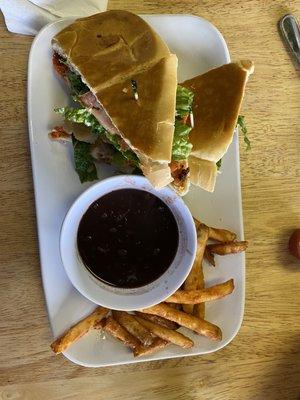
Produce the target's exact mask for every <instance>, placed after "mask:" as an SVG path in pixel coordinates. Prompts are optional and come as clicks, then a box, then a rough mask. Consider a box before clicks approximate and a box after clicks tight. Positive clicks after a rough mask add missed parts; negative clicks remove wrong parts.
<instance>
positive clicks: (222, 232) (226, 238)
mask: <svg viewBox="0 0 300 400" xmlns="http://www.w3.org/2000/svg"><path fill="white" fill-rule="evenodd" d="M208 236H209V239H211V240H216V241H217V242H223V243H224V242H232V241H233V240H235V238H236V234H235V233H234V232H231V231H228V230H227V229H219V228H212V227H211V226H210V227H209V234H208Z"/></svg>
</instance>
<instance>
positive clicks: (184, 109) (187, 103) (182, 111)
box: [176, 85, 194, 118]
mask: <svg viewBox="0 0 300 400" xmlns="http://www.w3.org/2000/svg"><path fill="white" fill-rule="evenodd" d="M193 99H194V93H193V92H192V91H191V90H189V89H186V88H185V87H183V86H180V85H177V92H176V116H177V117H179V118H183V117H185V116H186V115H188V114H189V113H190V112H191V110H192V104H193Z"/></svg>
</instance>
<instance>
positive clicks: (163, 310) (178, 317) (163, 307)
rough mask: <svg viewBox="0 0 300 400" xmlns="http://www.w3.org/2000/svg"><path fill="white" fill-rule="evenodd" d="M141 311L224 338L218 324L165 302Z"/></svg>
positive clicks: (208, 334)
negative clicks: (179, 309)
mask: <svg viewBox="0 0 300 400" xmlns="http://www.w3.org/2000/svg"><path fill="white" fill-rule="evenodd" d="M141 311H142V312H146V313H148V314H155V315H159V316H161V317H164V318H167V319H170V320H171V321H174V322H177V323H178V324H179V325H181V326H184V327H186V328H189V329H191V330H193V331H195V332H197V333H200V334H201V335H203V336H206V337H208V338H210V339H212V340H221V339H222V331H221V329H220V328H219V327H218V326H216V325H214V324H212V323H210V322H208V321H205V320H204V319H199V318H196V317H194V316H193V315H190V314H187V313H185V312H182V311H178V310H175V309H174V308H172V307H170V306H169V305H167V304H165V303H160V304H157V305H156V306H153V307H149V308H146V309H144V310H141Z"/></svg>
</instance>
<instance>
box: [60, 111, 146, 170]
mask: <svg viewBox="0 0 300 400" xmlns="http://www.w3.org/2000/svg"><path fill="white" fill-rule="evenodd" d="M54 111H55V112H57V113H59V114H61V115H62V116H63V117H64V118H65V119H66V120H68V121H71V122H76V123H79V124H84V125H86V126H89V127H91V129H92V132H93V133H95V134H97V135H99V136H100V137H101V139H103V140H104V141H106V142H108V143H109V144H112V145H113V146H114V147H115V148H116V149H117V150H118V151H120V153H122V156H123V157H125V158H126V160H128V161H130V162H131V163H132V164H133V165H134V166H135V167H137V168H138V167H139V159H138V157H137V156H136V154H135V153H134V152H133V151H132V150H122V148H121V145H120V143H119V137H118V135H114V134H112V133H109V132H108V131H107V130H106V129H105V128H104V127H103V126H102V125H101V124H100V123H99V121H98V120H97V118H95V117H94V115H93V114H91V113H90V112H89V111H88V110H87V109H85V108H72V107H62V108H56V109H55V110H54Z"/></svg>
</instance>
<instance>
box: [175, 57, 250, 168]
mask: <svg viewBox="0 0 300 400" xmlns="http://www.w3.org/2000/svg"><path fill="white" fill-rule="evenodd" d="M253 69H254V67H253V63H252V62H251V61H240V62H238V63H230V64H225V65H222V66H221V67H219V68H215V69H212V70H210V71H208V72H207V73H205V74H203V75H199V76H197V77H195V78H193V79H189V80H187V81H185V82H183V83H182V86H184V87H186V88H188V89H190V90H192V91H193V92H194V103H193V114H194V121H195V126H194V128H193V130H192V131H191V133H190V141H191V143H192V145H193V149H192V155H193V156H196V157H199V158H201V159H203V160H208V161H212V162H217V161H219V160H220V159H221V158H222V157H223V156H224V154H225V153H226V151H227V149H228V147H229V145H230V143H231V141H232V138H233V133H234V129H235V126H236V122H237V118H238V115H239V111H240V106H241V102H242V99H243V95H244V91H245V86H246V82H247V79H248V76H249V75H250V74H251V73H252V72H253Z"/></svg>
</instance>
